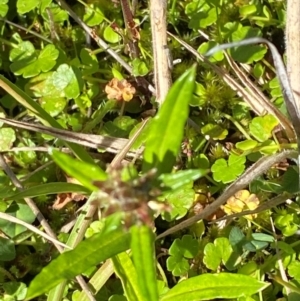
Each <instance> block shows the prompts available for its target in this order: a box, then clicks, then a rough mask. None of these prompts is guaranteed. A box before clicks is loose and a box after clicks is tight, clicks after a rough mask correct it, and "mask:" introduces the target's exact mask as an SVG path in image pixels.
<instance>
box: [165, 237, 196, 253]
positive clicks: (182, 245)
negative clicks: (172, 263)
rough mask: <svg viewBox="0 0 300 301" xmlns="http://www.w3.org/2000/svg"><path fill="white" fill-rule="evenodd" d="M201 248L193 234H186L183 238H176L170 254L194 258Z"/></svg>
mask: <svg viewBox="0 0 300 301" xmlns="http://www.w3.org/2000/svg"><path fill="white" fill-rule="evenodd" d="M198 250H199V245H198V242H197V240H196V239H194V238H193V237H192V236H191V235H184V236H183V237H182V239H179V238H176V239H175V240H174V242H173V243H172V246H171V247H170V249H169V254H170V255H173V256H183V257H186V258H194V257H195V256H196V255H197V253H198Z"/></svg>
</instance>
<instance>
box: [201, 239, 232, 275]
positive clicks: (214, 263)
mask: <svg viewBox="0 0 300 301" xmlns="http://www.w3.org/2000/svg"><path fill="white" fill-rule="evenodd" d="M232 252H233V250H232V247H231V245H230V242H229V240H228V238H226V237H219V238H216V239H215V241H214V243H208V244H207V245H206V246H205V248H204V258H203V262H204V264H205V265H206V267H207V268H209V269H211V270H213V271H216V270H217V269H218V267H219V265H220V264H221V262H222V263H223V264H226V263H227V261H228V260H229V258H230V256H231V254H232Z"/></svg>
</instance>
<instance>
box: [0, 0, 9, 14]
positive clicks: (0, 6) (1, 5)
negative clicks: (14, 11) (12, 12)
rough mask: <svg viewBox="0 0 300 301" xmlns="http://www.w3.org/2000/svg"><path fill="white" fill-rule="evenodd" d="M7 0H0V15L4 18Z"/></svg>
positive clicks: (6, 10)
mask: <svg viewBox="0 0 300 301" xmlns="http://www.w3.org/2000/svg"><path fill="white" fill-rule="evenodd" d="M7 2H8V0H0V16H1V17H2V18H4V17H5V16H6V14H7V12H8V5H7V4H6V3H7Z"/></svg>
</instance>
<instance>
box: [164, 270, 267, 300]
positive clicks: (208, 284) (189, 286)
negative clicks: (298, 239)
mask: <svg viewBox="0 0 300 301" xmlns="http://www.w3.org/2000/svg"><path fill="white" fill-rule="evenodd" d="M268 285H269V284H268V283H265V282H262V281H258V280H256V279H255V278H252V277H250V276H246V275H240V274H229V273H220V274H205V275H200V276H196V277H192V278H190V279H187V280H184V281H181V282H180V283H178V284H177V285H176V286H174V287H173V288H172V289H170V290H169V291H168V292H167V293H166V294H165V295H163V296H162V298H161V299H160V301H183V300H184V301H200V300H212V299H216V298H223V299H232V298H239V297H242V296H251V295H253V294H256V293H258V292H260V291H262V290H263V289H265V288H266V287H267V286H268Z"/></svg>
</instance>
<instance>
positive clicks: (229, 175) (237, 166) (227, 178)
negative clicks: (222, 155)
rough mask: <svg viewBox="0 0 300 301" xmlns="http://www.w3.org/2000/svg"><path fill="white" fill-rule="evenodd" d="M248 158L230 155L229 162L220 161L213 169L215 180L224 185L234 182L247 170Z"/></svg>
mask: <svg viewBox="0 0 300 301" xmlns="http://www.w3.org/2000/svg"><path fill="white" fill-rule="evenodd" d="M245 162H246V158H245V157H244V156H237V155H235V154H230V156H229V159H228V161H226V160H225V159H218V160H217V161H216V162H215V163H214V164H213V165H212V167H211V171H212V172H213V178H214V180H215V181H217V182H223V183H224V184H226V183H230V182H232V181H234V180H235V179H236V178H237V177H238V176H239V175H241V174H242V173H243V171H244V169H245Z"/></svg>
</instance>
